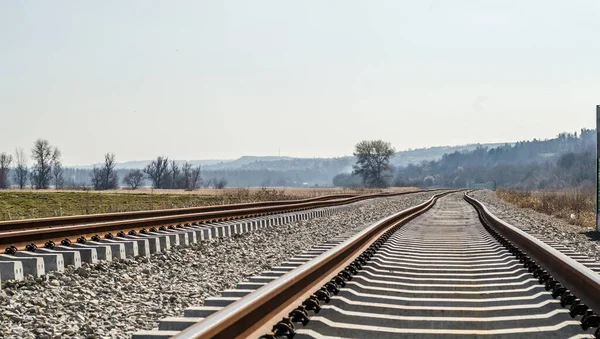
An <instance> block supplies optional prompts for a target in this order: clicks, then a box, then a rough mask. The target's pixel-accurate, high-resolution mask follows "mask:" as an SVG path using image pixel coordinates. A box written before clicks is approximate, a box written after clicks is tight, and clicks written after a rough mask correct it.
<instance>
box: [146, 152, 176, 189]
mask: <svg viewBox="0 0 600 339" xmlns="http://www.w3.org/2000/svg"><path fill="white" fill-rule="evenodd" d="M144 173H146V174H148V176H149V177H150V180H152V185H153V186H154V188H164V186H165V182H166V181H167V178H168V177H169V175H170V174H171V172H170V171H169V158H168V157H163V156H160V157H158V158H156V160H152V162H150V163H149V164H148V166H146V168H144Z"/></svg>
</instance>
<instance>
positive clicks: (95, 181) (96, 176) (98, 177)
mask: <svg viewBox="0 0 600 339" xmlns="http://www.w3.org/2000/svg"><path fill="white" fill-rule="evenodd" d="M102 177H103V176H102V170H101V169H100V168H98V167H94V168H92V171H91V172H90V181H91V182H92V187H93V188H94V189H95V190H101V189H102Z"/></svg>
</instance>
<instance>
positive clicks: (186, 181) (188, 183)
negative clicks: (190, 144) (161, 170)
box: [181, 162, 202, 191]
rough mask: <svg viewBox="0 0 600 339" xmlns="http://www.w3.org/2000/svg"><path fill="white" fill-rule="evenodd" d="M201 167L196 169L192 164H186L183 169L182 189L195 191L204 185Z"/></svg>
mask: <svg viewBox="0 0 600 339" xmlns="http://www.w3.org/2000/svg"><path fill="white" fill-rule="evenodd" d="M200 173H201V167H200V166H198V167H196V168H193V167H192V164H190V163H189V162H186V163H185V165H183V167H182V175H181V177H182V179H181V181H182V184H181V187H182V188H184V189H186V190H188V191H193V190H195V189H196V188H198V186H199V185H201V183H202V178H201V176H200Z"/></svg>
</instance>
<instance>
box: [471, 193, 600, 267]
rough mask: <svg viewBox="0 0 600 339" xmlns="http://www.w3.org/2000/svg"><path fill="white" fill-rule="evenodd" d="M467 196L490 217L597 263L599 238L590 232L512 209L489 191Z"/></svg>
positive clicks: (585, 228) (562, 221) (524, 210)
mask: <svg viewBox="0 0 600 339" xmlns="http://www.w3.org/2000/svg"><path fill="white" fill-rule="evenodd" d="M470 195H471V196H472V197H473V198H475V199H477V200H479V201H481V202H482V203H484V204H485V205H486V206H487V207H488V209H489V210H490V211H491V212H492V213H494V214H495V215H496V216H497V217H498V218H500V219H502V220H504V221H506V222H508V223H509V224H511V225H513V226H516V227H520V228H528V229H530V230H531V231H530V232H531V233H537V234H540V235H542V236H543V237H546V238H547V239H552V240H554V241H558V242H560V243H561V244H563V245H565V246H567V247H568V248H570V249H572V250H573V251H576V252H580V253H582V254H585V255H587V256H588V257H590V258H592V259H595V260H600V244H598V242H597V241H598V240H600V238H599V237H598V235H596V234H595V233H596V232H595V230H594V229H593V228H587V227H583V226H578V225H572V224H569V223H568V222H567V221H565V220H562V219H558V218H555V217H552V216H549V215H547V214H543V213H539V212H536V211H534V210H531V209H524V208H519V207H516V206H514V205H512V204H509V203H507V202H505V201H504V200H502V199H500V198H498V197H497V196H496V194H495V193H494V192H492V191H488V190H479V191H475V192H472V193H471V194H470Z"/></svg>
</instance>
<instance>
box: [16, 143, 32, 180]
mask: <svg viewBox="0 0 600 339" xmlns="http://www.w3.org/2000/svg"><path fill="white" fill-rule="evenodd" d="M14 172H15V175H14V177H15V181H16V182H15V183H16V185H17V186H18V187H19V189H23V188H25V185H27V176H28V175H29V168H27V157H26V156H25V151H24V150H23V149H22V148H17V149H16V150H15V168H14Z"/></svg>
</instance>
